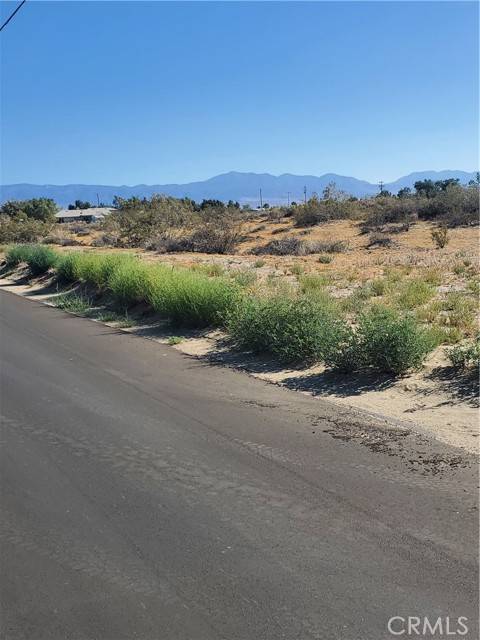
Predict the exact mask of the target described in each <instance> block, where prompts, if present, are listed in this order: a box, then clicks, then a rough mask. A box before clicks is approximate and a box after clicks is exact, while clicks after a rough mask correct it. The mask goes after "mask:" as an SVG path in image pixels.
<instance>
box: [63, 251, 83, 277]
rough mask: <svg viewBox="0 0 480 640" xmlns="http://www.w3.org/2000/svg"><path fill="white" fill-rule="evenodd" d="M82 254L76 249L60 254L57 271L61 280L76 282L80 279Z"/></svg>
mask: <svg viewBox="0 0 480 640" xmlns="http://www.w3.org/2000/svg"><path fill="white" fill-rule="evenodd" d="M82 256H83V254H82V253H80V252H76V251H72V252H68V253H62V254H61V255H60V256H59V258H58V261H57V265H56V272H57V278H58V279H59V280H60V282H76V281H77V280H79V278H80V263H81V261H82Z"/></svg>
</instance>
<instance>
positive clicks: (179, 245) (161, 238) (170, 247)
mask: <svg viewBox="0 0 480 640" xmlns="http://www.w3.org/2000/svg"><path fill="white" fill-rule="evenodd" d="M145 247H146V248H147V249H150V250H152V251H157V252H158V253H175V252H177V251H193V249H194V246H193V242H192V241H191V238H190V236H188V235H183V236H182V235H179V234H178V233H177V234H173V233H172V232H170V231H165V232H162V233H160V234H159V235H157V236H155V237H154V238H152V239H151V240H149V241H148V242H147V243H146V244H145Z"/></svg>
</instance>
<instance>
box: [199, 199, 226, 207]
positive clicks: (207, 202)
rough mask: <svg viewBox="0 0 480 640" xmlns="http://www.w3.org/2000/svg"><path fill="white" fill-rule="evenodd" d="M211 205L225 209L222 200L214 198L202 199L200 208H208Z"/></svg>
mask: <svg viewBox="0 0 480 640" xmlns="http://www.w3.org/2000/svg"><path fill="white" fill-rule="evenodd" d="M210 207H213V208H215V209H224V208H225V205H224V203H223V202H222V201H221V200H214V199H213V198H212V199H207V200H202V202H201V204H200V209H202V210H203V209H208V208H210Z"/></svg>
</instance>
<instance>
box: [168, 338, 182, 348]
mask: <svg viewBox="0 0 480 640" xmlns="http://www.w3.org/2000/svg"><path fill="white" fill-rule="evenodd" d="M181 342H183V338H181V337H180V336H170V338H169V339H168V340H167V343H168V344H169V345H170V346H172V347H173V346H175V345H176V344H180V343H181Z"/></svg>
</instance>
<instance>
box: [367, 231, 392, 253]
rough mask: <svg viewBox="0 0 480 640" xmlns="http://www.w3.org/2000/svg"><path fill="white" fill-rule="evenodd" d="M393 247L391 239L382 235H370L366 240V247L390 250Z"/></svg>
mask: <svg viewBox="0 0 480 640" xmlns="http://www.w3.org/2000/svg"><path fill="white" fill-rule="evenodd" d="M393 245H394V242H393V239H392V238H391V237H390V236H387V235H385V234H384V233H378V232H377V233H371V234H370V236H369V238H368V244H367V247H368V248H369V249H371V248H372V247H379V248H390V247H392V246H393Z"/></svg>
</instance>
